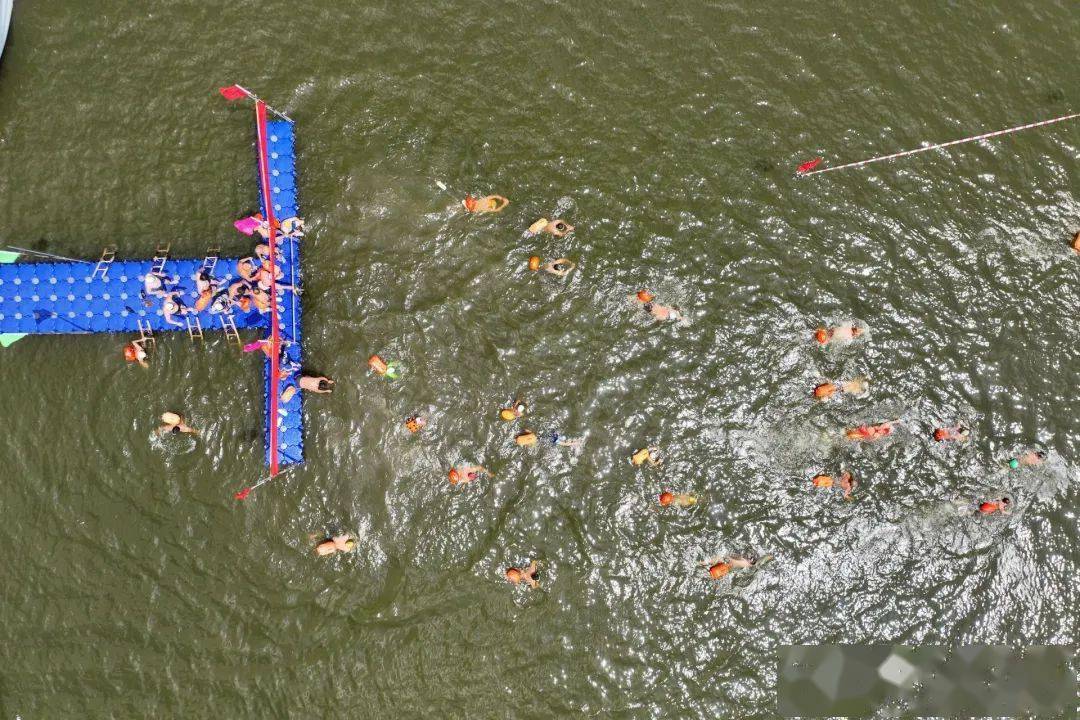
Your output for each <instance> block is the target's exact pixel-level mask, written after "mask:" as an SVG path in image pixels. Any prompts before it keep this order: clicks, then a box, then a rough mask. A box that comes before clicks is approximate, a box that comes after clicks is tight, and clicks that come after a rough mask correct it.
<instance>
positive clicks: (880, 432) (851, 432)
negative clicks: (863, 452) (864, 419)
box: [844, 420, 896, 442]
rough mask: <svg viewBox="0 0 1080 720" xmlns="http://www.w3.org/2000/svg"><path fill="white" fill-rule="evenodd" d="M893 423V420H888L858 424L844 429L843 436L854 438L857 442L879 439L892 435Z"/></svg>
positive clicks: (849, 438) (894, 422)
mask: <svg viewBox="0 0 1080 720" xmlns="http://www.w3.org/2000/svg"><path fill="white" fill-rule="evenodd" d="M895 424H896V421H895V420H890V421H888V422H883V423H878V424H876V425H859V426H858V427H853V428H848V429H847V430H845V431H844V437H846V438H847V439H848V440H855V441H857V442H860V441H861V442H873V441H874V440H880V439H881V438H883V437H887V436H889V435H892V432H893V425H895Z"/></svg>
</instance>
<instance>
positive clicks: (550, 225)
mask: <svg viewBox="0 0 1080 720" xmlns="http://www.w3.org/2000/svg"><path fill="white" fill-rule="evenodd" d="M572 232H574V226H573V225H571V224H570V223H568V222H566V221H565V220H558V219H556V220H548V219H547V218H540V219H539V220H537V221H536V222H534V223H533V224H532V225H530V226H529V229H528V230H527V231H526V233H525V235H526V236H527V237H532V236H533V235H538V234H540V233H547V234H548V235H553V236H555V237H557V238H561V237H566V236H567V235H569V234H570V233H572Z"/></svg>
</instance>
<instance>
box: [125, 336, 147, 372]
mask: <svg viewBox="0 0 1080 720" xmlns="http://www.w3.org/2000/svg"><path fill="white" fill-rule="evenodd" d="M144 342H146V340H144V339H141V338H140V339H139V340H132V341H131V342H129V343H128V344H127V345H125V346H124V359H125V360H127V361H128V362H129V363H139V365H141V366H142V367H144V368H148V367H150V363H148V362H146V348H144V347H143V343H144Z"/></svg>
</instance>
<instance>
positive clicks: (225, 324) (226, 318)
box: [218, 313, 244, 350]
mask: <svg viewBox="0 0 1080 720" xmlns="http://www.w3.org/2000/svg"><path fill="white" fill-rule="evenodd" d="M218 318H219V319H220V320H221V329H222V330H224V331H225V337H226V338H227V339H228V340H229V341H231V342H234V343H236V346H237V347H238V348H240V349H241V350H243V349H244V343H242V342H240V333H239V332H237V331H236V321H235V320H233V316H232V314H231V313H222V314H221V315H218Z"/></svg>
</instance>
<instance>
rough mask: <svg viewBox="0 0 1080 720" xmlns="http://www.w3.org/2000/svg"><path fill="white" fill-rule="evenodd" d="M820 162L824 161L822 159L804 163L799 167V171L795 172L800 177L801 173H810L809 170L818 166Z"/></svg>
mask: <svg viewBox="0 0 1080 720" xmlns="http://www.w3.org/2000/svg"><path fill="white" fill-rule="evenodd" d="M822 160H824V158H814V159H813V160H811V161H810V162H804V163H803V164H802V165H800V166H799V169H798V171H797V172H798V173H799V174H800V175H802V174H803V173H807V172H810V171H811V170H813V169H814V168H816V167H817V166H818V165H820V164H821V161H822Z"/></svg>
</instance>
